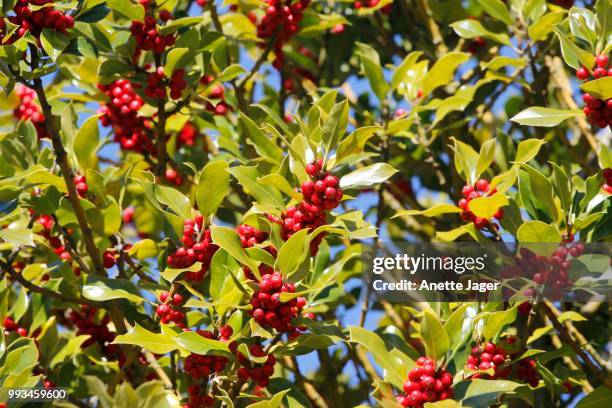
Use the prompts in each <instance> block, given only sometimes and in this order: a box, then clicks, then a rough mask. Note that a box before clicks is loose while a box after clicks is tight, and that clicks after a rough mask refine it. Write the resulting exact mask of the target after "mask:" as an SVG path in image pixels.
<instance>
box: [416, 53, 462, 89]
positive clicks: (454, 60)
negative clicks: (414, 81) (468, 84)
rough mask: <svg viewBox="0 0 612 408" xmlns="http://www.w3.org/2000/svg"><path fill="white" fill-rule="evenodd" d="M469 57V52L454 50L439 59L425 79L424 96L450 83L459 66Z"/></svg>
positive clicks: (423, 85)
mask: <svg viewBox="0 0 612 408" xmlns="http://www.w3.org/2000/svg"><path fill="white" fill-rule="evenodd" d="M469 58H470V54H469V53H466V52H458V51H453V52H449V53H448V54H445V55H444V56H443V57H442V58H440V59H439V60H437V61H436V63H435V64H433V66H432V67H431V69H430V70H429V72H428V73H427V75H426V76H425V78H424V79H423V84H422V91H423V96H427V95H429V94H430V93H431V92H432V91H433V90H435V89H436V88H438V87H440V86H445V85H448V84H449V83H450V82H451V81H452V79H453V76H454V75H455V70H456V69H457V67H459V65H461V64H463V63H464V62H466V61H467V60H468V59H469Z"/></svg>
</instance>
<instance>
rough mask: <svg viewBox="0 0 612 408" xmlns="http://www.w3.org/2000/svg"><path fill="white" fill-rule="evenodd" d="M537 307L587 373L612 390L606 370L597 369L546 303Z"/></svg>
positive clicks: (610, 380)
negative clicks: (574, 353)
mask: <svg viewBox="0 0 612 408" xmlns="http://www.w3.org/2000/svg"><path fill="white" fill-rule="evenodd" d="M539 305H540V309H541V310H542V311H543V312H544V314H545V315H546V316H547V317H548V319H549V320H550V321H551V323H552V325H553V326H554V328H555V330H557V332H558V333H559V336H560V337H561V339H562V340H563V342H564V343H567V344H568V345H569V346H570V347H571V348H572V349H573V350H574V351H575V352H576V354H577V355H578V356H579V357H580V361H581V363H582V364H584V365H585V366H586V367H587V368H588V369H589V371H590V372H591V373H593V374H594V375H595V376H596V377H597V378H598V379H599V380H600V381H601V382H602V383H603V384H604V385H606V386H607V387H608V388H612V378H611V377H610V374H609V373H608V372H607V370H606V368H605V367H598V366H597V365H596V364H595V363H594V362H593V360H592V359H591V356H590V355H589V354H588V353H587V352H586V351H585V350H584V349H583V345H580V344H578V342H577V341H576V340H575V339H574V338H573V337H572V336H571V335H570V333H569V331H568V329H567V327H566V326H565V325H563V324H562V323H561V322H559V320H558V319H557V316H556V315H555V313H554V312H553V311H552V309H550V307H549V306H548V305H547V304H546V303H544V302H542V303H540V304H539Z"/></svg>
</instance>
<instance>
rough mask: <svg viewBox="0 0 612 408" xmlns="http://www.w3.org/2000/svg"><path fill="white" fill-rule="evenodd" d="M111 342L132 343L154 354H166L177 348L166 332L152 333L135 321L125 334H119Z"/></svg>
mask: <svg viewBox="0 0 612 408" xmlns="http://www.w3.org/2000/svg"><path fill="white" fill-rule="evenodd" d="M113 344H133V345H135V346H138V347H143V348H145V349H147V350H149V351H151V352H152V353H155V354H166V353H169V352H171V351H173V350H176V349H177V348H178V345H177V344H176V342H175V341H174V340H173V339H172V338H171V337H170V336H169V335H166V334H161V333H153V332H150V331H148V330H147V329H145V328H143V327H141V326H139V325H138V323H136V325H135V326H134V327H132V328H131V329H130V330H129V331H128V332H127V333H126V334H120V335H119V336H117V337H116V338H115V340H114V341H113Z"/></svg>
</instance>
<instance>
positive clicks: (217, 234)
mask: <svg viewBox="0 0 612 408" xmlns="http://www.w3.org/2000/svg"><path fill="white" fill-rule="evenodd" d="M210 233H211V237H212V240H213V242H214V243H215V244H216V245H218V246H219V247H221V248H223V249H224V250H225V251H227V253H228V254H230V255H231V256H232V257H233V258H234V259H236V260H237V261H238V262H240V263H241V264H243V265H246V266H248V267H249V268H250V269H251V271H252V272H253V273H254V274H255V275H256V276H258V275H259V272H258V270H259V269H258V268H257V264H256V263H255V261H253V260H252V259H251V258H249V256H248V254H247V252H246V251H245V250H244V248H243V247H242V244H241V243H240V237H239V236H238V233H237V232H236V231H234V230H233V229H231V228H228V227H219V226H216V225H213V226H211V227H210ZM258 277H259V276H258Z"/></svg>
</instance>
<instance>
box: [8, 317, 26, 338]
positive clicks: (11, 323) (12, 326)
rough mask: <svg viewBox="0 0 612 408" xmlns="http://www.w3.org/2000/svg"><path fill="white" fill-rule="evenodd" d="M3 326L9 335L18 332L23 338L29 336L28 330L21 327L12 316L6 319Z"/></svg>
mask: <svg viewBox="0 0 612 408" xmlns="http://www.w3.org/2000/svg"><path fill="white" fill-rule="evenodd" d="M2 325H3V326H4V331H5V332H6V333H7V334H8V333H11V332H16V333H17V334H18V335H20V336H21V337H27V335H28V329H26V328H25V327H19V325H18V324H17V322H16V321H15V320H14V319H13V318H12V317H10V316H6V317H5V318H4V321H3V322H2Z"/></svg>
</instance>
